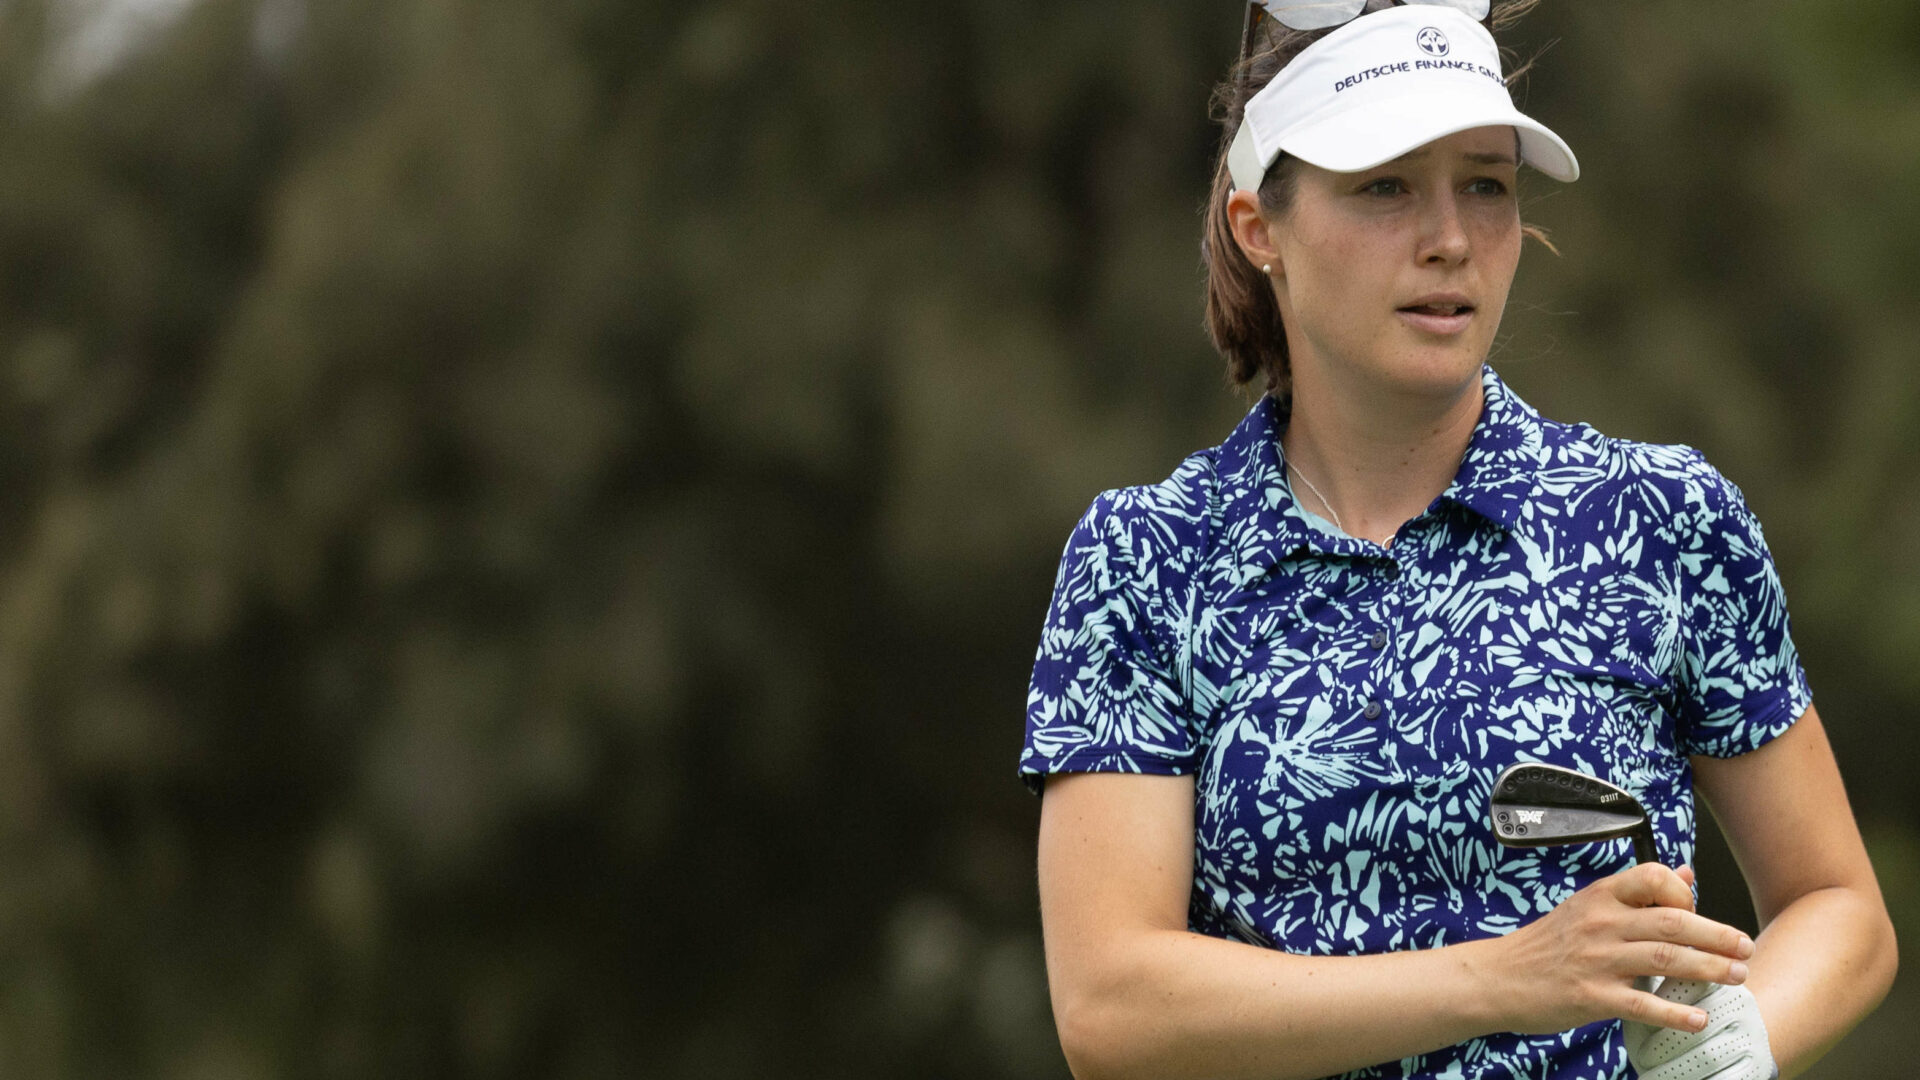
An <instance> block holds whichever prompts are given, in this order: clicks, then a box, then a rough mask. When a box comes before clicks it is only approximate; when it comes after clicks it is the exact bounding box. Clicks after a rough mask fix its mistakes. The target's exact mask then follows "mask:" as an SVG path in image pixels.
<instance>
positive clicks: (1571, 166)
mask: <svg viewBox="0 0 1920 1080" xmlns="http://www.w3.org/2000/svg"><path fill="white" fill-rule="evenodd" d="M1480 127H1511V128H1513V129H1514V130H1515V131H1516V132H1518V133H1519V135H1520V160H1522V161H1524V162H1526V163H1527V164H1528V165H1531V166H1533V167H1534V168H1536V169H1539V170H1540V171H1541V172H1543V173H1546V174H1547V175H1548V176H1551V177H1553V178H1554V179H1555V180H1575V179H1578V178H1579V176H1580V163H1579V162H1578V161H1576V160H1574V157H1573V151H1572V150H1570V149H1568V148H1567V144H1566V142H1565V141H1564V140H1562V139H1561V138H1560V136H1558V135H1555V134H1554V133H1553V132H1552V131H1550V130H1548V129H1547V126H1546V125H1545V124H1542V123H1540V122H1539V121H1537V120H1534V119H1532V118H1530V117H1527V116H1523V115H1521V113H1520V110H1518V109H1516V108H1514V107H1513V97H1512V96H1511V95H1510V94H1508V93H1507V84H1506V81H1505V79H1504V78H1503V77H1502V75H1501V73H1500V50H1499V47H1498V46H1496V45H1495V44H1494V41H1493V35H1492V34H1490V33H1488V32H1487V28H1486V27H1484V26H1482V25H1481V24H1480V23H1478V22H1476V21H1474V20H1473V19H1472V18H1471V17H1469V16H1467V15H1465V14H1462V13H1461V12H1459V11H1457V10H1455V9H1453V8H1448V7H1437V6H1432V5H1419V6H1413V5H1408V6H1404V7H1391V8H1387V9H1386V10H1384V11H1377V12H1373V13H1371V14H1367V15H1362V16H1360V17H1359V18H1357V19H1355V20H1353V21H1352V22H1350V23H1348V24H1346V25H1345V26H1342V27H1340V28H1339V29H1337V30H1335V31H1333V32H1332V33H1330V34H1328V35H1327V36H1326V37H1323V38H1321V39H1320V40H1319V41H1316V42H1314V43H1313V44H1311V45H1309V46H1307V47H1306V48H1305V49H1303V50H1301V52H1300V54H1299V55H1298V56H1296V57H1294V58H1293V61H1292V62H1291V63H1289V64H1288V65H1287V66H1286V67H1284V68H1282V69H1280V74H1278V75H1276V76H1274V79H1273V81H1272V82H1270V83H1268V84H1267V85H1266V86H1264V87H1262V88H1261V89H1260V92H1259V93H1257V94H1255V95H1253V100H1252V101H1249V102H1247V108H1246V115H1245V117H1244V119H1242V121H1241V123H1240V130H1239V131H1238V132H1235V133H1234V137H1233V144H1232V146H1230V147H1229V148H1228V150H1227V170H1228V172H1230V173H1231V174H1232V175H1233V186H1234V187H1235V188H1238V189H1241V190H1246V191H1252V190H1255V189H1258V188H1259V186H1260V181H1261V179H1262V178H1264V177H1265V176H1266V174H1267V167H1268V166H1270V165H1272V164H1273V162H1274V159H1275V158H1278V157H1279V156H1280V155H1281V154H1282V153H1287V154H1292V155H1293V156H1294V157H1297V158H1299V159H1300V160H1302V161H1305V162H1307V163H1309V164H1312V165H1318V166H1320V167H1321V168H1323V169H1330V170H1332V171H1334V172H1359V171H1361V170H1362V169H1371V168H1373V167H1374V166H1376V165H1380V164H1383V163H1385V162H1388V161H1392V160H1393V159H1394V158H1397V157H1399V156H1400V155H1402V154H1404V153H1407V152H1408V151H1410V150H1413V149H1416V148H1418V147H1420V146H1424V145H1426V144H1427V143H1430V142H1432V141H1433V140H1435V139H1439V138H1444V137H1445V136H1448V135H1452V134H1454V133H1455V132H1459V131H1466V130H1468V129H1470V128H1480Z"/></svg>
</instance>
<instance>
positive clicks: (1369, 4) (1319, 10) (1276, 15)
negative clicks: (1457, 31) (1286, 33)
mask: <svg viewBox="0 0 1920 1080" xmlns="http://www.w3.org/2000/svg"><path fill="white" fill-rule="evenodd" d="M1401 4H1413V5H1420V4H1426V5H1430V6H1433V7H1450V8H1453V9H1455V10H1456V11H1460V12H1464V13H1465V14H1466V15H1468V16H1469V17H1471V18H1474V19H1484V18H1486V17H1487V10H1488V8H1489V7H1490V6H1491V4H1492V0H1251V2H1250V3H1248V4H1247V24H1246V26H1245V27H1244V28H1243V29H1242V30H1241V33H1240V59H1241V60H1242V61H1243V62H1244V61H1245V60H1246V59H1247V57H1248V55H1249V54H1250V52H1251V50H1252V48H1253V38H1254V33H1255V31H1257V30H1258V29H1259V28H1260V24H1261V23H1262V22H1265V21H1266V20H1267V19H1274V20H1277V21H1278V22H1279V23H1280V25H1281V26H1284V27H1287V28H1288V29H1291V30H1325V29H1327V28H1328V27H1330V26H1339V25H1341V24H1342V23H1349V22H1352V21H1353V20H1355V19H1357V18H1359V17H1360V15H1361V14H1362V13H1363V12H1366V11H1377V10H1379V9H1381V8H1386V7H1394V6H1397V5H1401Z"/></svg>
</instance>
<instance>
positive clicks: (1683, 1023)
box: [1497, 863, 1753, 1034]
mask: <svg viewBox="0 0 1920 1080" xmlns="http://www.w3.org/2000/svg"><path fill="white" fill-rule="evenodd" d="M1692 880H1693V874H1692V871H1691V869H1687V868H1682V869H1681V870H1679V871H1675V870H1671V869H1669V868H1667V867H1665V866H1662V865H1660V864H1659V863H1644V864H1642V865H1640V866H1636V867H1634V868H1633V869H1631V870H1623V871H1621V872H1620V873H1618V874H1615V875H1613V876H1612V877H1609V878H1603V879H1601V880H1600V881H1596V882H1594V883H1593V884H1591V885H1589V886H1587V887H1586V888H1584V889H1581V890H1580V891H1579V892H1577V893H1574V894H1573V895H1572V896H1570V897H1568V898H1567V899H1566V900H1565V901H1563V902H1562V903H1561V904H1560V906H1559V907H1556V908H1554V909H1553V910H1552V911H1551V912H1548V913H1547V914H1546V915H1544V916H1542V917H1541V918H1539V919H1536V920H1535V921H1533V922H1531V923H1528V924H1527V925H1526V926H1523V927H1521V928H1520V929H1518V930H1515V931H1514V932H1513V933H1511V934H1508V935H1507V936H1506V937H1504V938H1500V939H1498V940H1499V942H1500V943H1501V946H1502V948H1503V950H1504V951H1503V954H1502V956H1501V960H1500V964H1499V966H1500V969H1501V970H1500V971H1499V977H1498V986H1499V989H1498V991H1497V992H1498V993H1499V994H1501V995H1502V997H1503V998H1504V999H1505V1001H1504V1002H1503V1005H1504V1008H1503V1009H1502V1010H1501V1011H1502V1012H1503V1013H1505V1014H1506V1015H1507V1016H1508V1018H1509V1019H1510V1021H1511V1026H1510V1027H1509V1030H1512V1031H1518V1032H1522V1033H1525V1034H1546V1033H1549V1032H1555V1031H1565V1030H1567V1029H1568V1028H1573V1027H1579V1026H1580V1025H1582V1024H1590V1023H1593V1022H1594V1021H1596V1020H1608V1019H1612V1018H1615V1017H1619V1018H1621V1019H1626V1020H1638V1021H1640V1022H1642V1023H1646V1024H1657V1025H1659V1026H1661V1027H1670V1028H1675V1029H1678V1030H1680V1031H1698V1030H1700V1028H1701V1027H1702V1026H1703V1025H1704V1024H1705V1023H1706V1019H1707V1016H1706V1013H1705V1012H1703V1011H1702V1010H1700V1009H1697V1008H1694V1007H1693V1006H1690V1005H1683V1004H1680V1003H1678V1002H1673V1001H1667V1000H1663V999H1662V998H1659V997H1656V996H1655V995H1653V994H1651V993H1649V992H1647V990H1646V989H1645V988H1644V987H1645V986H1646V985H1647V984H1646V983H1644V982H1643V983H1641V984H1640V986H1636V985H1635V984H1634V980H1635V979H1637V978H1641V977H1642V976H1671V977H1673V978H1676V979H1693V980H1696V981H1700V982H1714V983H1723V984H1726V985H1729V986H1737V985H1739V984H1741V983H1743V982H1745V981H1746V978H1747V965H1746V963H1745V961H1746V960H1747V958H1748V957H1751V956H1752V955H1753V941H1752V939H1751V938H1749V937H1747V935H1745V934H1743V933H1741V932H1740V931H1739V930H1738V929H1737V928H1735V927H1731V926H1727V925H1726V924H1724V923H1717V922H1714V921H1713V920H1712V919H1707V918H1703V917H1702V916H1700V915H1698V914H1695V913H1694V910H1693V889H1692Z"/></svg>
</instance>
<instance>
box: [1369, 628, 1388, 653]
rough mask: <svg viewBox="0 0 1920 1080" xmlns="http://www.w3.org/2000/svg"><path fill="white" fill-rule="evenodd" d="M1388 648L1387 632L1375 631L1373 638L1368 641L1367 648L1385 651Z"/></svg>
mask: <svg viewBox="0 0 1920 1080" xmlns="http://www.w3.org/2000/svg"><path fill="white" fill-rule="evenodd" d="M1386 647H1387V632H1386V631H1385V630H1375V631H1374V632H1373V636H1372V637H1370V638H1368V639H1367V648H1369V649H1384V648H1386Z"/></svg>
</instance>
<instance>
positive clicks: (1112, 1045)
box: [1053, 990, 1135, 1080]
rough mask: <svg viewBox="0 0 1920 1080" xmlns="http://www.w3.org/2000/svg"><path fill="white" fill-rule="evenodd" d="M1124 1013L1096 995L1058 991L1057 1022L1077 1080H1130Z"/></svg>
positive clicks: (1061, 1046) (1054, 1008) (1062, 1045)
mask: <svg viewBox="0 0 1920 1080" xmlns="http://www.w3.org/2000/svg"><path fill="white" fill-rule="evenodd" d="M1120 1013H1121V1010H1120V1009H1119V1008H1118V1007H1116V1005H1115V1003H1114V1002H1112V1001H1110V1000H1103V999H1102V997H1101V996H1100V995H1099V994H1098V993H1095V992H1091V991H1087V990H1081V991H1078V992H1064V991H1056V992H1055V994H1054V998H1053V1022H1054V1027H1055V1029H1056V1030H1057V1031H1058V1032H1059V1035H1060V1052H1061V1053H1062V1054H1063V1055H1065V1057H1066V1059H1067V1069H1068V1071H1069V1072H1071V1073H1072V1074H1073V1076H1074V1080H1130V1078H1131V1076H1132V1072H1131V1071H1130V1070H1129V1068H1128V1062H1129V1061H1130V1060H1132V1059H1133V1058H1134V1057H1135V1055H1134V1054H1133V1053H1132V1052H1131V1051H1130V1050H1129V1049H1128V1047H1127V1042H1128V1039H1127V1034H1128V1025H1127V1023H1126V1021H1125V1018H1124V1017H1123V1016H1121V1015H1120Z"/></svg>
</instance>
